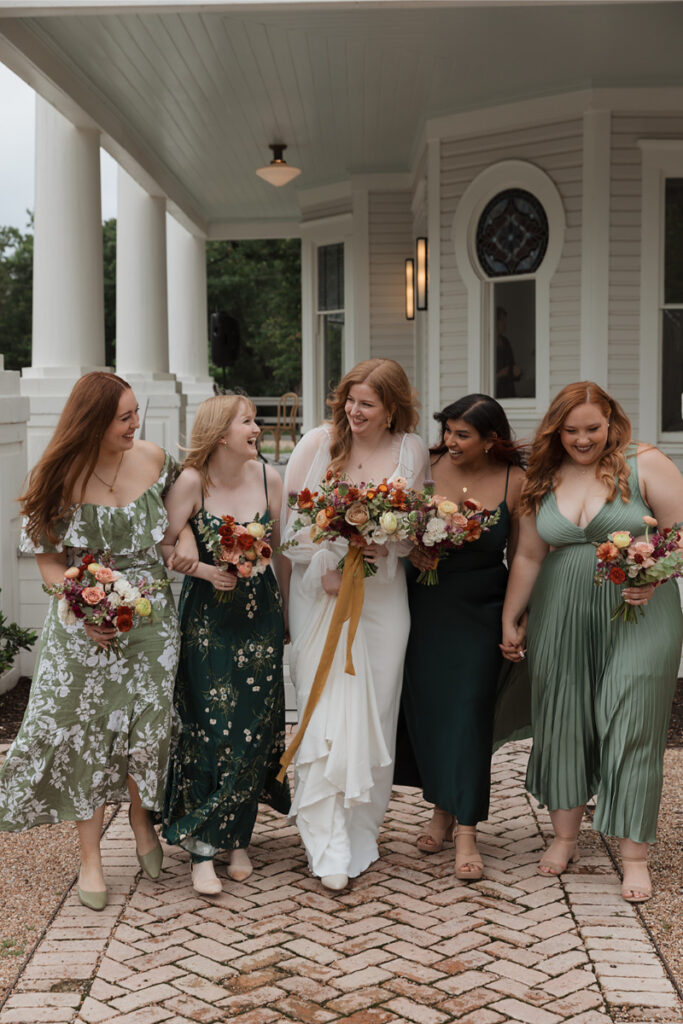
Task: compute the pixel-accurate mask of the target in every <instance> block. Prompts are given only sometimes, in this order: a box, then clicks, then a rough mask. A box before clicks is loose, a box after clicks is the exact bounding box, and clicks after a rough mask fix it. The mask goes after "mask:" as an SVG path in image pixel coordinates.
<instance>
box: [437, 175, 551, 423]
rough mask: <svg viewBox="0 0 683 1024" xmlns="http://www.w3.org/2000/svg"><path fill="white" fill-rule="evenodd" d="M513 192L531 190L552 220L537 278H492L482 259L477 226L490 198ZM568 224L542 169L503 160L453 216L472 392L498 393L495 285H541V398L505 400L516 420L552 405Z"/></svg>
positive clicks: (538, 365)
mask: <svg viewBox="0 0 683 1024" xmlns="http://www.w3.org/2000/svg"><path fill="white" fill-rule="evenodd" d="M510 188H521V189H525V190H526V191H527V192H530V193H531V194H532V195H533V196H535V197H536V199H538V201H539V202H540V203H541V205H542V206H543V208H544V210H545V213H546V217H547V218H548V247H547V249H546V253H545V256H544V257H543V261H542V263H541V265H540V267H539V268H538V270H537V271H536V272H535V273H534V274H524V275H520V276H518V277H504V278H489V277H487V276H486V274H484V272H483V270H482V268H481V266H480V264H479V260H478V259H477V255H476V233H477V225H478V223H479V218H480V217H481V214H482V213H483V211H484V208H485V206H486V204H487V203H488V202H489V200H491V199H493V197H494V196H496V195H497V194H498V193H499V192H504V191H506V190H507V189H510ZM565 225H566V222H565V214H564V206H563V203H562V199H561V197H560V193H559V192H558V190H557V188H556V186H555V184H554V182H553V181H552V180H551V179H550V178H549V177H548V175H547V174H546V173H545V171H542V170H541V169H540V167H537V166H536V165H535V164H531V163H528V162H526V161H524V160H503V161H501V162H500V163H497V164H493V165H492V166H491V167H487V168H486V170H484V171H482V172H481V174H479V175H478V176H477V177H476V178H475V179H474V181H472V182H471V183H470V185H469V186H468V187H467V189H466V190H465V192H464V193H463V195H462V198H461V199H460V202H459V203H458V208H457V210H456V212H455V216H454V218H453V227H452V239H453V248H454V250H455V259H456V263H457V265H458V271H459V273H460V276H461V278H462V280H463V282H464V284H465V288H466V289H467V382H468V388H469V390H470V391H471V392H478V391H486V392H491V389H492V380H493V377H492V366H493V362H492V360H493V353H492V339H493V331H492V322H491V307H492V303H493V298H492V296H493V288H492V287H491V286H492V285H493V284H495V283H496V282H497V281H505V282H508V281H516V280H535V281H536V395H535V397H534V398H503V399H501V405H503V406H504V408H505V409H506V410H508V411H509V412H510V413H511V414H513V415H514V416H515V417H521V416H534V417H539V416H541V415H542V413H543V412H545V410H546V408H547V406H548V403H549V401H550V282H551V280H552V277H553V275H554V273H555V271H556V270H557V265H558V263H559V261H560V256H561V254H562V249H563V246H564V235H565Z"/></svg>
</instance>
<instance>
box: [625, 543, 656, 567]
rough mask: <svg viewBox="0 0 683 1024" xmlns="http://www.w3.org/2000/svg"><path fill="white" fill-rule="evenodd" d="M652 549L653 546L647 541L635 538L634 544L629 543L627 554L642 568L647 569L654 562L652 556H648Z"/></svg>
mask: <svg viewBox="0 0 683 1024" xmlns="http://www.w3.org/2000/svg"><path fill="white" fill-rule="evenodd" d="M653 551H654V548H653V546H652V544H650V543H649V541H646V540H637V541H635V543H634V544H630V545H629V549H628V555H629V558H631V559H632V560H633V561H634V562H637V564H638V565H640V566H642V567H643V569H649V568H650V566H651V565H654V564H655V560H654V558H650V555H651V554H652V552H653Z"/></svg>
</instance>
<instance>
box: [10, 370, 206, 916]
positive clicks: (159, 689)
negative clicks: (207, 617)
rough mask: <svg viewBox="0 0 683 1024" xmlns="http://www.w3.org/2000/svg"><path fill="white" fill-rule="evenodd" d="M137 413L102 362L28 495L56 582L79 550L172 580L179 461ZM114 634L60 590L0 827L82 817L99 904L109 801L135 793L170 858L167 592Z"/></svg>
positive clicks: (154, 859)
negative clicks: (169, 555) (162, 819)
mask: <svg viewBox="0 0 683 1024" xmlns="http://www.w3.org/2000/svg"><path fill="white" fill-rule="evenodd" d="M139 426H140V420H139V417H138V404H137V400H136V398H135V395H134V394H133V392H132V390H131V387H130V385H129V384H128V383H127V382H126V381H125V380H122V379H121V377H117V376H116V375H115V374H113V373H102V372H99V371H98V372H94V373H88V374H86V375H85V376H83V377H81V378H80V380H78V381H77V382H76V384H75V385H74V388H73V390H72V392H71V394H70V396H69V398H68V399H67V402H66V405H65V407H64V411H63V412H62V415H61V417H60V420H59V423H58V424H57V428H56V430H55V432H54V434H53V436H52V438H51V440H50V441H49V443H48V445H47V448H46V449H45V452H44V453H43V456H42V458H41V459H40V461H39V462H38V464H37V465H36V466H35V467H34V469H33V470H32V472H31V475H30V477H29V481H28V486H27V488H26V491H25V493H24V494H23V495H22V497H21V498H20V501H21V506H22V511H23V513H24V516H25V521H24V532H23V537H22V548H23V549H24V550H25V551H29V552H31V553H33V554H35V556H36V560H37V563H38V568H39V570H40V573H41V575H42V577H43V580H44V581H45V583H46V584H47V585H48V586H49V585H53V584H58V583H62V582H63V580H64V573H65V570H66V569H67V567H68V566H72V565H74V563H78V562H79V561H80V558H81V556H84V555H86V554H90V555H91V556H93V555H94V556H95V558H97V556H98V555H100V556H101V555H102V554H104V553H105V552H106V553H107V554H111V555H112V556H113V559H114V567H115V569H116V570H119V571H121V572H122V573H123V574H124V577H128V578H129V579H130V581H131V583H135V582H136V581H138V580H144V581H145V582H148V583H151V582H152V581H161V580H163V579H165V576H166V574H165V571H164V567H163V563H162V561H161V559H160V556H159V553H158V551H157V544H159V542H160V541H161V539H162V537H163V535H164V531H165V529H166V526H167V524H168V520H167V517H166V512H165V509H164V505H163V495H164V492H165V490H166V488H167V486H168V485H170V483H171V479H172V475H173V472H174V463H173V459H172V458H171V456H170V455H167V454H165V453H164V452H163V451H162V449H161V448H159V447H158V446H157V445H155V444H152V443H151V442H149V441H138V440H136V439H135V431H136V430H137V429H138V427H139ZM186 564H187V563H186ZM115 636H117V630H116V629H114V628H113V627H111V626H108V625H105V624H104V623H103V624H101V625H95V624H84V622H83V621H82V619H78V618H76V616H75V614H74V612H72V611H71V610H70V609H69V607H68V605H67V601H66V600H58V599H57V598H56V597H53V598H52V599H51V601H50V606H49V611H48V615H47V618H46V620H45V625H44V627H43V632H42V636H41V640H40V644H39V648H38V657H37V661H36V667H35V671H34V675H33V682H32V686H31V696H30V700H29V704H28V707H27V709H26V714H25V716H24V721H23V722H22V725H21V729H20V730H19V733H18V735H17V738H16V740H15V741H14V743H13V744H12V746H11V747H10V749H9V752H8V754H7V759H6V761H5V763H4V765H3V768H2V773H1V774H0V830H5V831H16V830H20V829H27V828H31V827H33V826H34V825H41V824H44V823H46V822H56V821H75V822H76V827H77V829H78V838H79V844H80V857H81V868H80V874H79V878H78V896H79V899H80V901H81V903H82V904H83V905H84V906H86V907H90V908H91V909H92V910H102V909H103V908H104V907H105V905H106V903H107V889H106V885H105V880H104V876H103V873H102V860H101V856H100V837H101V834H102V823H103V819H104V806H105V804H110V803H116V802H119V801H121V800H126V799H128V798H130V815H129V818H130V824H131V827H132V829H133V832H134V834H135V839H136V846H137V854H138V860H139V862H140V865H141V867H142V868H143V870H144V871H145V872H146V873H147V874H148V875H150V876H151V877H152V878H157V877H158V875H159V873H160V871H161V862H162V851H161V846H160V843H159V840H158V839H157V836H156V833H155V831H154V828H153V825H152V818H151V815H150V812H158V811H160V810H161V806H162V802H163V796H164V785H165V782H166V772H167V767H168V758H169V746H170V741H171V721H172V697H173V687H174V683H175V671H176V663H177V660H178V622H177V619H176V613H175V608H174V606H173V598H172V597H171V595H170V593H169V592H168V591H164V590H160V591H158V592H157V593H156V594H155V595H154V599H153V613H152V616H151V620H150V622H149V623H148V624H147V625H145V626H144V627H142V626H141V627H138V628H135V629H132V630H131V631H130V632H127V631H126V632H121V633H119V635H118V636H117V642H118V645H119V654H118V656H116V657H115V656H114V655H113V654H112V652H111V651H110V649H109V645H110V643H111V641H112V640H113V639H114V637H115Z"/></svg>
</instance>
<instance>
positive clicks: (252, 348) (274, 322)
mask: <svg viewBox="0 0 683 1024" xmlns="http://www.w3.org/2000/svg"><path fill="white" fill-rule="evenodd" d="M206 250H207V251H206V256H207V289H208V299H209V312H213V311H217V310H225V311H226V312H227V313H229V314H230V315H231V316H233V317H234V318H235V320H237V322H238V324H239V328H240V353H239V357H238V359H237V360H236V362H235V364H234V366H232V367H230V368H228V370H227V371H226V384H227V386H228V387H239V388H243V389H244V390H245V391H247V392H248V393H249V394H253V395H273V394H275V395H278V394H281V393H282V392H283V391H299V390H300V387H301V283H300V282H301V245H300V242H299V240H298V239H294V238H285V239H275V240H272V239H269V240H257V241H249V242H208V243H207V247H206ZM211 370H212V373H213V375H214V376H215V377H216V379H217V380H218V381H219V382H220V381H222V371H220V370H219V369H218V368H216V367H212V368H211Z"/></svg>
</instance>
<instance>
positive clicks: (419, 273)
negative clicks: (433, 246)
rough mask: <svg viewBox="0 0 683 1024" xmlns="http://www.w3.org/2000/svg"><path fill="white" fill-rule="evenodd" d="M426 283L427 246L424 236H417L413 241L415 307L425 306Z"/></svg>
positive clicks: (427, 274)
mask: <svg viewBox="0 0 683 1024" xmlns="http://www.w3.org/2000/svg"><path fill="white" fill-rule="evenodd" d="M428 285H429V248H428V245H427V239H426V238H418V239H417V240H416V242H415V306H416V308H417V309H426V308H427V291H428Z"/></svg>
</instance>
